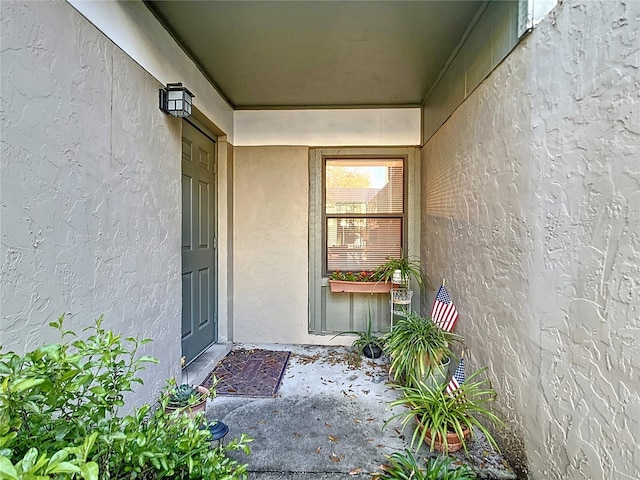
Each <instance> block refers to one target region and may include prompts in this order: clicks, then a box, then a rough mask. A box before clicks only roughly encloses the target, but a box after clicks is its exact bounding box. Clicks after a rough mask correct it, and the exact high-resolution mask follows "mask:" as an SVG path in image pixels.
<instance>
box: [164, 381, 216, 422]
mask: <svg viewBox="0 0 640 480" xmlns="http://www.w3.org/2000/svg"><path fill="white" fill-rule="evenodd" d="M170 385H172V388H170V389H169V391H168V393H167V396H168V400H167V406H166V407H165V410H166V412H167V413H173V412H175V411H180V412H182V413H184V414H185V415H188V416H190V417H195V416H196V414H198V413H200V412H204V411H205V410H206V408H207V398H209V396H210V395H211V391H210V390H209V389H208V388H206V387H203V386H202V385H198V386H194V385H188V384H186V383H183V384H181V385H175V381H171V382H170Z"/></svg>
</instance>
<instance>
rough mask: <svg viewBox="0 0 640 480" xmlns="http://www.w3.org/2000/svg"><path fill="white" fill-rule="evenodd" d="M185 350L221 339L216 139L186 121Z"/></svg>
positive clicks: (196, 350)
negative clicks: (218, 333) (218, 335)
mask: <svg viewBox="0 0 640 480" xmlns="http://www.w3.org/2000/svg"><path fill="white" fill-rule="evenodd" d="M182 126H183V129H182V355H184V356H185V357H186V361H187V363H189V362H191V361H192V360H193V359H194V358H196V357H197V356H198V355H200V353H202V352H203V351H204V350H206V349H207V347H209V346H210V345H211V344H212V343H215V341H216V340H217V331H218V325H217V323H218V321H217V320H218V312H217V302H216V291H217V285H216V283H217V282H216V261H217V260H216V238H215V236H216V228H215V226H216V217H215V212H216V189H215V185H216V182H215V175H216V170H215V169H216V156H215V151H216V149H215V143H214V141H213V140H212V139H211V138H209V137H208V136H206V135H204V134H203V133H202V132H200V131H199V130H198V129H196V128H195V127H193V126H192V125H191V124H189V123H187V122H186V121H183V122H182Z"/></svg>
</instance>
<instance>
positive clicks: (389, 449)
mask: <svg viewBox="0 0 640 480" xmlns="http://www.w3.org/2000/svg"><path fill="white" fill-rule="evenodd" d="M238 347H242V348H268V349H272V350H276V349H283V350H285V349H286V350H289V351H291V352H292V355H291V358H290V360H289V365H288V367H287V370H286V371H285V374H284V377H283V380H282V383H281V385H280V389H279V391H278V394H277V396H276V397H275V398H235V397H216V398H214V399H213V400H211V401H210V403H209V405H208V408H207V417H208V419H209V420H221V421H223V422H224V423H226V424H227V425H228V426H229V427H230V431H229V437H238V436H239V435H240V434H241V433H243V432H244V433H247V434H249V435H250V436H252V437H253V438H254V441H253V442H252V443H251V455H250V456H248V457H247V456H246V455H244V454H242V453H234V458H236V459H237V460H239V461H241V462H242V463H248V465H249V472H250V473H249V479H260V480H302V479H309V480H338V479H345V478H353V477H360V478H369V477H370V476H371V474H373V473H375V472H380V468H379V466H380V465H381V464H383V463H386V461H387V456H388V455H390V454H391V453H393V452H396V451H402V450H404V449H405V448H408V443H409V441H410V438H411V432H410V428H411V426H409V427H408V429H407V432H406V433H405V432H403V431H402V430H401V426H400V424H399V422H398V421H393V422H390V423H389V424H388V425H387V426H386V427H385V428H384V429H383V424H384V422H385V420H387V419H389V418H390V417H391V416H392V415H393V413H394V412H393V411H390V410H388V407H387V404H388V402H389V401H390V400H392V399H395V398H397V397H398V396H399V395H400V393H399V392H398V391H397V390H395V389H393V387H392V386H391V385H389V384H387V383H386V380H387V366H386V362H385V361H384V360H367V359H363V360H362V362H361V364H360V365H354V364H353V363H350V356H349V350H348V349H347V348H345V347H318V346H291V345H241V346H238ZM486 478H494V477H486ZM495 478H499V477H495ZM502 478H505V477H502ZM506 478H508V477H506Z"/></svg>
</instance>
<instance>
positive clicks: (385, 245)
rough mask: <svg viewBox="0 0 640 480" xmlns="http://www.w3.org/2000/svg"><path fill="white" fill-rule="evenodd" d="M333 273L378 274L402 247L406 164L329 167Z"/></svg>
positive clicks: (359, 162) (328, 237)
mask: <svg viewBox="0 0 640 480" xmlns="http://www.w3.org/2000/svg"><path fill="white" fill-rule="evenodd" d="M324 210H325V220H326V221H325V225H324V228H325V242H326V243H325V245H326V248H327V251H326V265H327V271H328V272H332V271H336V270H341V271H362V270H373V269H375V268H376V267H378V266H379V265H380V264H382V263H384V261H385V259H386V258H387V257H389V256H392V257H397V256H399V255H400V252H401V248H402V227H403V219H404V162H403V160H402V159H328V160H326V163H325V209H324Z"/></svg>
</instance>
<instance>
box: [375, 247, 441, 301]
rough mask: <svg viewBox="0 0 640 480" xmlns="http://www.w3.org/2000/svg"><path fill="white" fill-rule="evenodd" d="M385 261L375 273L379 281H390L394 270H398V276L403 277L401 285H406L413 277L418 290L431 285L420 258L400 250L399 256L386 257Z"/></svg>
mask: <svg viewBox="0 0 640 480" xmlns="http://www.w3.org/2000/svg"><path fill="white" fill-rule="evenodd" d="M386 260H387V261H386V262H385V263H383V264H382V265H380V266H379V267H378V268H377V269H376V271H375V274H376V275H377V276H378V278H380V280H381V281H384V282H390V281H391V279H392V278H393V274H394V272H395V271H396V270H400V277H401V278H403V279H405V282H404V283H405V284H404V285H403V286H405V287H408V286H409V283H410V281H411V279H414V280H415V282H416V284H417V285H418V287H419V288H420V290H421V291H422V290H424V289H425V287H427V286H431V279H430V278H429V277H428V276H427V274H426V273H425V271H424V270H423V269H422V265H421V263H420V258H418V257H412V256H409V255H406V254H405V253H404V251H403V252H401V254H400V257H398V258H393V257H387V259H386Z"/></svg>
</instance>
